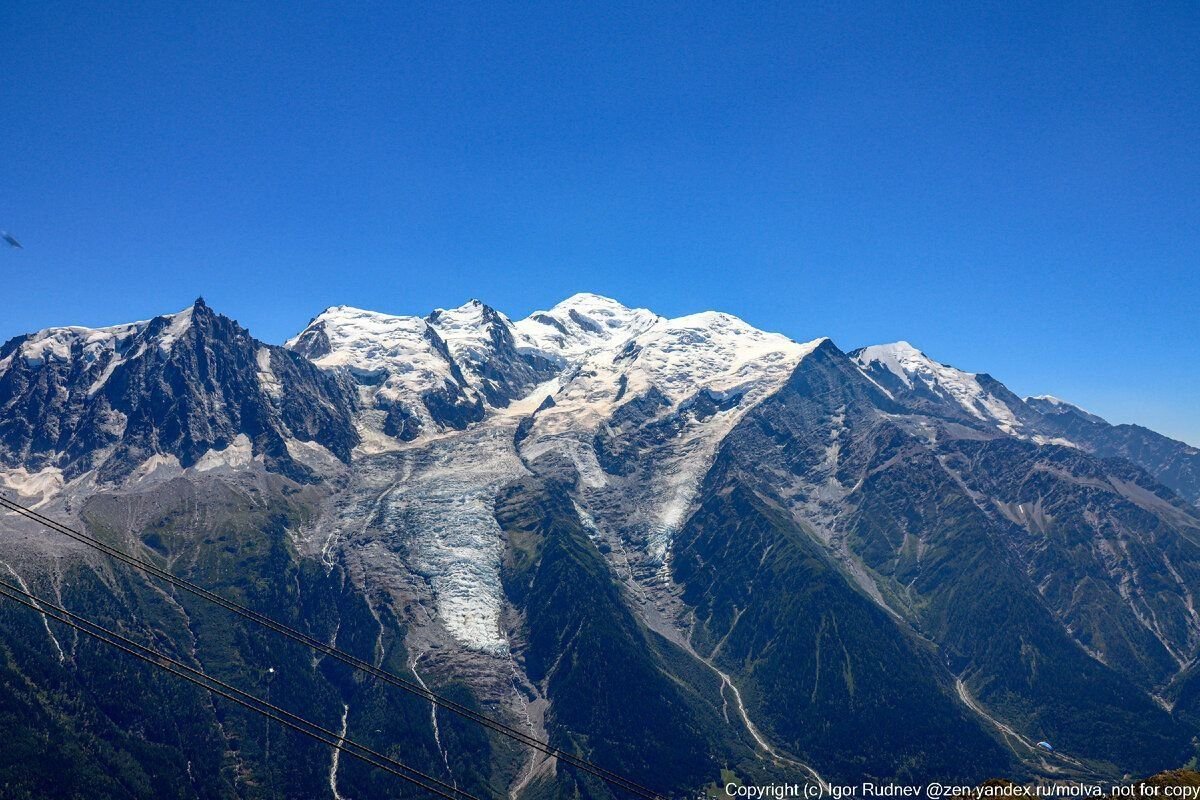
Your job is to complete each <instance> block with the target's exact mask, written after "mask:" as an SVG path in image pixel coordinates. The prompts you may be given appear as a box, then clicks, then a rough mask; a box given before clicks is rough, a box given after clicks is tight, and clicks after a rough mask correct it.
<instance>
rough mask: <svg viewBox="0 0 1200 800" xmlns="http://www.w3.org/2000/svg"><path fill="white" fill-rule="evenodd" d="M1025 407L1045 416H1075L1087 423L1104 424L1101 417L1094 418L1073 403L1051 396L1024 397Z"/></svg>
mask: <svg viewBox="0 0 1200 800" xmlns="http://www.w3.org/2000/svg"><path fill="white" fill-rule="evenodd" d="M1025 405H1027V406H1029V407H1030V408H1032V409H1033V410H1035V411H1038V412H1040V413H1042V414H1045V415H1047V416H1052V415H1060V414H1075V415H1077V416H1080V417H1083V418H1084V419H1086V420H1087V421H1089V422H1097V423H1103V422H1104V420H1103V419H1102V418H1101V417H1098V416H1096V415H1095V414H1093V413H1091V412H1090V411H1085V410H1084V409H1082V408H1080V407H1079V406H1077V405H1075V404H1074V403H1068V402H1067V401H1066V400H1063V399H1062V398H1060V397H1055V396H1054V395H1052V394H1041V395H1036V396H1034V397H1026V398H1025Z"/></svg>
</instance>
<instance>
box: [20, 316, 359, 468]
mask: <svg viewBox="0 0 1200 800" xmlns="http://www.w3.org/2000/svg"><path fill="white" fill-rule="evenodd" d="M0 353H3V355H0V459H2V460H3V462H4V463H5V464H7V465H8V466H11V467H23V468H24V469H26V470H28V471H33V472H37V471H41V470H44V469H47V468H52V469H57V470H61V472H62V474H63V476H64V477H65V478H67V479H70V478H72V477H74V476H76V475H79V474H80V473H83V472H86V471H89V470H93V469H95V470H97V471H98V476H99V477H100V478H101V479H103V480H106V481H111V480H116V479H119V478H122V477H125V476H127V475H129V474H130V473H132V472H133V471H134V470H136V469H137V468H138V467H139V466H140V465H142V464H143V463H144V462H146V460H147V459H150V458H152V457H154V456H169V457H174V458H176V459H178V462H179V464H180V465H181V466H183V467H190V466H193V465H194V464H196V462H197V461H198V460H199V459H200V458H201V457H202V456H203V455H204V454H205V453H207V452H209V451H223V450H226V449H227V448H229V447H230V446H232V445H234V444H235V441H236V440H237V439H238V437H239V436H244V437H246V438H247V439H248V440H249V442H250V446H251V448H252V451H251V456H252V457H254V458H259V459H261V460H262V461H263V462H264V463H265V464H266V465H267V466H268V468H270V469H275V470H278V471H281V472H284V473H287V474H291V475H293V476H295V477H303V476H306V475H308V473H309V471H308V469H307V468H306V467H305V466H304V465H302V464H300V463H299V462H297V461H296V460H295V459H294V458H292V456H291V455H290V453H289V451H288V448H287V442H288V441H289V440H296V441H300V442H315V443H317V444H319V445H321V446H322V447H325V448H326V449H328V450H329V451H330V452H332V453H333V454H335V455H336V456H337V457H338V458H340V459H342V460H344V461H345V460H349V458H350V451H351V449H353V447H354V446H355V444H357V441H358V438H357V435H356V433H355V431H354V428H353V423H352V414H353V408H354V405H353V398H352V397H351V395H350V394H349V392H348V391H347V388H346V387H345V386H344V385H343V383H342V382H341V381H340V380H339V379H338V378H337V377H336V376H334V375H331V374H329V373H326V372H323V371H322V370H320V369H317V368H315V367H314V365H313V364H312V363H311V362H310V361H308V360H307V359H305V358H302V357H299V356H297V355H296V354H294V353H291V352H289V351H287V350H284V349H283V348H280V347H274V346H271V345H265V344H262V343H261V342H258V341H256V340H254V339H253V338H252V337H251V336H250V334H249V333H248V332H247V331H246V330H245V329H244V328H242V327H240V326H239V325H238V324H237V323H235V322H234V321H233V320H230V319H228V318H226V317H222V316H220V315H218V314H215V313H214V312H213V311H212V310H211V309H209V307H208V306H207V305H205V304H204V302H203V301H202V300H198V301H197V302H196V304H195V305H194V306H192V307H191V308H188V309H186V310H184V311H181V312H179V313H178V314H174V315H171V316H164V317H155V318H154V319H152V320H150V321H148V322H138V323H133V324H131V325H122V326H117V327H114V328H104V329H97V330H91V329H87V328H57V329H51V330H48V331H42V332H41V333H38V334H34V335H31V336H23V337H18V338H16V339H13V340H11V341H9V342H8V343H7V344H5V345H4V347H3V348H2V349H0Z"/></svg>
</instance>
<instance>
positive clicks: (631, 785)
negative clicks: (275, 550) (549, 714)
mask: <svg viewBox="0 0 1200 800" xmlns="http://www.w3.org/2000/svg"><path fill="white" fill-rule="evenodd" d="M0 508H4V509H7V510H9V511H12V512H14V513H16V514H19V515H21V516H23V517H25V518H27V519H30V520H32V521H34V522H37V523H39V524H41V525H44V526H46V527H48V528H50V529H51V530H53V531H56V532H58V533H61V534H63V535H64V536H67V537H68V538H71V539H73V540H75V541H77V542H79V543H81V544H84V545H87V546H88V547H91V548H93V549H96V550H99V551H100V552H102V553H105V554H106V555H108V556H110V557H112V558H115V559H116V560H118V561H120V562H121V563H123V564H126V565H128V566H130V567H133V568H134V569H137V570H140V571H142V572H145V573H146V574H148V575H151V576H153V577H156V578H159V579H160V580H163V581H166V582H167V583H169V584H171V585H172V586H175V587H177V588H179V589H182V590H183V591H186V592H188V593H189V594H192V595H194V596H196V597H199V598H201V599H204V600H208V601H209V602H212V603H215V604H216V605H219V606H221V607H222V608H224V609H226V610H228V611H231V612H232V613H234V614H237V615H238V616H241V617H243V618H245V619H248V620H251V621H253V622H255V623H257V624H259V625H262V626H263V627H265V628H268V629H270V630H272V631H275V632H276V633H278V634H280V635H281V636H285V637H287V638H289V639H291V640H293V641H295V642H298V643H300V644H303V645H305V646H306V647H309V648H311V649H313V650H316V651H317V652H319V653H322V654H324V655H327V656H329V657H330V658H334V659H336V660H338V661H341V662H342V663H343V664H346V665H347V666H350V667H353V668H354V669H357V670H359V671H361V672H364V673H366V674H368V675H371V676H373V677H375V678H377V679H379V680H381V681H383V682H385V683H388V684H390V685H392V686H395V687H397V688H399V689H403V690H404V691H406V692H409V693H411V694H414V695H416V696H418V697H421V698H423V699H425V700H427V701H429V702H430V703H433V704H435V705H437V706H438V707H440V708H444V709H446V710H447V711H452V712H454V713H455V714H458V715H459V716H461V717H463V718H465V719H468V720H471V721H472V722H475V723H478V724H480V725H483V726H484V727H487V728H490V729H491V730H493V731H495V732H497V733H499V734H501V735H503V736H507V737H509V738H511V739H514V740H516V741H518V742H520V743H521V744H524V745H526V746H527V747H531V748H533V749H535V750H538V751H540V752H542V753H545V754H546V755H549V756H553V757H554V758H557V759H559V760H560V761H563V762H565V763H567V764H569V765H571V766H573V767H575V768H577V769H580V770H582V771H584V772H587V773H589V774H591V775H593V776H595V777H597V778H599V779H601V780H603V781H605V782H606V783H609V784H611V785H613V786H616V787H618V788H620V789H623V790H624V791H627V792H629V793H630V794H634V795H637V796H638V797H641V798H643V800H664V798H663V796H662V795H661V794H659V793H658V792H655V791H653V790H652V789H648V788H646V787H645V786H642V785H641V784H639V783H637V782H635V781H633V780H630V779H629V778H626V777H624V776H622V775H618V774H617V773H615V772H612V771H611V770H607V769H605V768H604V767H601V766H599V765H597V764H594V763H592V762H590V761H588V760H586V759H584V758H581V757H579V756H576V755H574V754H572V753H568V752H566V751H565V750H561V749H559V748H557V747H555V746H553V745H551V744H549V743H548V742H543V741H542V740H541V739H538V738H537V737H535V736H531V735H530V734H528V733H525V732H524V731H522V730H520V729H518V728H514V727H512V726H509V725H506V724H505V723H503V722H500V721H499V720H496V719H493V718H492V717H489V716H487V715H484V714H481V713H479V712H478V711H474V710H472V709H470V708H468V707H466V706H464V705H462V704H460V703H457V702H455V701H453V700H450V699H449V698H446V697H442V696H441V695H438V694H436V693H434V692H432V691H430V690H429V689H426V688H425V687H424V686H421V685H420V684H418V683H415V682H413V681H410V680H407V679H405V678H402V677H400V676H399V675H396V674H395V673H393V672H389V671H387V670H385V669H382V668H380V667H377V666H375V665H374V664H371V663H370V662H367V661H364V660H363V659H361V658H358V657H357V656H353V655H351V654H350V653H347V652H345V651H344V650H340V649H338V648H337V647H334V646H333V645H330V644H327V643H325V642H322V641H321V640H319V639H315V638H313V637H312V636H309V635H308V634H306V633H303V632H302V631H298V630H296V629H295V628H292V627H290V626H288V625H285V624H283V623H282V622H278V621H276V620H275V619H273V618H271V617H268V616H266V615H265V614H261V613H259V612H257V611H255V610H253V609H251V608H248V607H246V606H243V605H241V604H239V603H236V602H234V601H232V600H228V599H226V598H224V597H222V596H221V595H219V594H216V593H215V592H212V591H210V590H208V589H205V588H204V587H203V586H200V585H198V584H196V583H193V582H191V581H189V580H186V579H185V578H180V577H178V576H177V575H174V574H173V573H170V572H167V571H166V570H164V569H162V568H161V567H158V566H156V565H155V564H152V563H151V562H149V561H144V560H142V559H140V558H138V557H137V556H134V555H130V554H129V553H126V552H125V551H123V550H121V549H119V548H116V547H113V546H112V545H109V544H105V543H104V542H102V541H100V540H99V539H96V538H95V537H93V536H89V535H88V534H86V533H82V532H80V531H77V530H75V529H73V528H70V527H67V526H66V525H63V524H62V523H60V522H57V521H56V520H54V519H51V518H50V517H46V516H43V515H42V514H39V513H38V512H36V511H34V510H33V509H31V508H26V507H25V506H23V505H21V504H20V503H16V502H13V501H12V500H9V499H7V498H5V497H0Z"/></svg>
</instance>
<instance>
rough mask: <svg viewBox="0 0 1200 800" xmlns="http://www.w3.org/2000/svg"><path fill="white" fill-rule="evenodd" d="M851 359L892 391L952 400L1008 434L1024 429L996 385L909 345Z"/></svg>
mask: <svg viewBox="0 0 1200 800" xmlns="http://www.w3.org/2000/svg"><path fill="white" fill-rule="evenodd" d="M850 356H851V358H853V359H854V360H855V361H856V362H857V363H858V365H859V367H861V368H862V369H863V371H864V372H866V373H867V375H869V376H870V377H872V378H873V379H875V380H876V381H877V382H878V383H879V384H880V385H881V386H883V387H884V388H886V389H888V390H893V391H901V392H912V393H915V394H916V395H917V396H921V397H925V398H928V399H930V400H933V401H934V402H937V401H946V400H949V401H951V402H952V403H954V404H955V405H956V406H957V407H959V408H961V409H962V410H963V411H965V412H966V413H967V414H968V415H969V416H970V417H974V418H975V419H977V420H980V421H983V422H987V423H990V424H994V425H995V426H996V427H998V428H1000V429H1001V430H1003V431H1005V432H1006V433H1015V432H1016V430H1017V429H1018V428H1020V427H1021V422H1020V420H1019V419H1018V418H1017V417H1016V415H1015V414H1014V413H1013V411H1012V409H1010V408H1009V406H1008V404H1006V403H1005V402H1004V400H1002V399H1001V398H1000V397H998V396H997V395H996V393H995V392H993V391H992V389H991V384H995V381H993V380H992V379H990V378H988V377H987V376H981V375H978V374H976V373H973V372H966V371H964V370H961V369H957V368H955V367H951V366H949V365H948V364H943V363H941V362H939V361H934V360H933V359H932V358H930V357H929V356H927V355H925V353H923V352H921V351H920V350H918V349H917V348H916V347H913V346H912V345H911V344H909V343H908V342H905V341H899V342H892V343H890V344H878V345H871V346H870V347H863V348H861V349H859V350H855V351H854V352H852V353H851V354H850ZM985 384H986V385H985ZM1005 393H1007V390H1005Z"/></svg>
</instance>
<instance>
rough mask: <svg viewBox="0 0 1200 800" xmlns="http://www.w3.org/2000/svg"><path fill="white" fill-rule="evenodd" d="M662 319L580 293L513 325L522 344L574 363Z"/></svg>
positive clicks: (596, 295) (642, 309)
mask: <svg viewBox="0 0 1200 800" xmlns="http://www.w3.org/2000/svg"><path fill="white" fill-rule="evenodd" d="M662 320H663V318H662V317H660V316H659V315H658V314H655V313H654V312H653V311H650V310H649V309H645V308H628V307H626V306H624V305H622V304H621V303H619V302H617V301H616V300H613V299H612V298H609V297H603V296H601V295H598V294H589V293H580V294H574V295H571V296H570V297H568V298H567V299H566V300H563V301H562V302H560V303H558V304H557V305H555V306H554V307H553V308H551V309H550V310H548V311H535V312H533V313H532V314H530V315H529V316H528V317H526V318H525V319H523V320H520V321H519V322H517V323H516V326H515V327H516V329H517V331H518V332H519V333H520V334H521V337H522V340H523V341H522V344H525V345H527V346H530V347H533V348H535V349H537V350H540V351H541V352H543V353H545V354H546V355H548V356H551V357H555V358H559V359H565V360H576V359H578V358H579V357H580V356H582V355H584V354H586V353H590V352H593V351H595V350H599V349H602V348H612V347H619V346H620V345H622V344H624V343H625V342H626V341H628V340H629V339H631V338H632V337H634V336H637V335H638V334H639V333H642V332H643V331H646V330H648V329H649V328H651V327H652V326H654V325H655V324H657V323H659V322H661V321H662Z"/></svg>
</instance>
